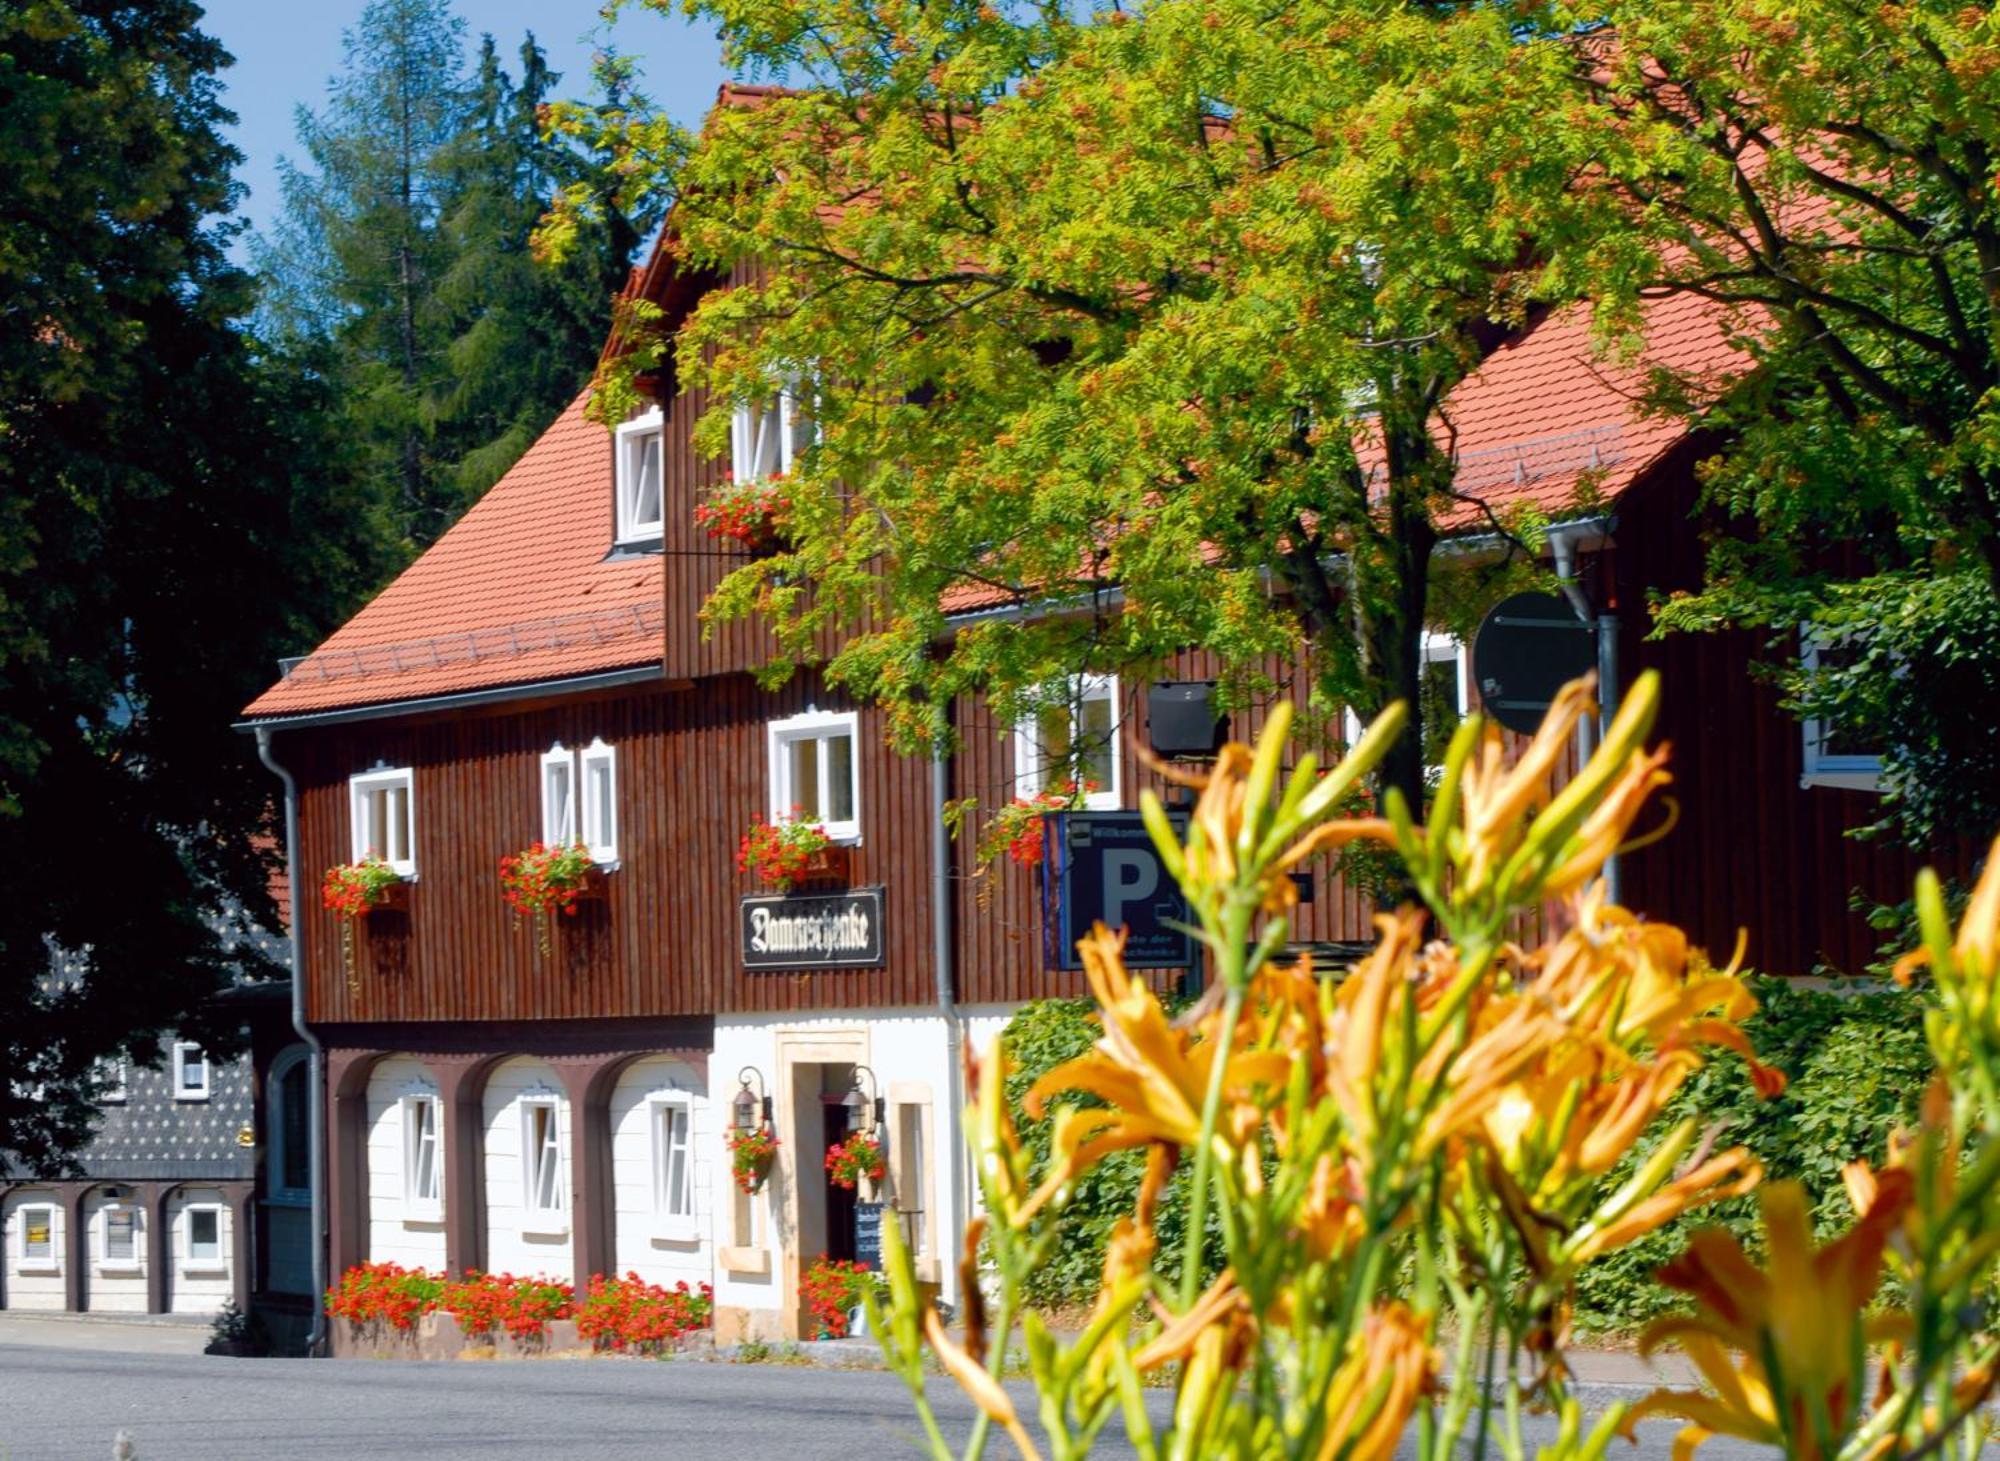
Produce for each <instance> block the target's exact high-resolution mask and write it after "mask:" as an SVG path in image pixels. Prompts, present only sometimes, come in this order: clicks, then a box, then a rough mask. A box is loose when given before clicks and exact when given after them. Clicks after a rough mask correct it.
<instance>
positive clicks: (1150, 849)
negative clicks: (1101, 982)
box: [1042, 812, 1196, 969]
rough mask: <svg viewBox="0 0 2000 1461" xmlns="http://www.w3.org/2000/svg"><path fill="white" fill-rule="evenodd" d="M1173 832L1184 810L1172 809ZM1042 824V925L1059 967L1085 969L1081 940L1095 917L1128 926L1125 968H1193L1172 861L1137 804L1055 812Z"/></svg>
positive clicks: (1187, 919) (1186, 916)
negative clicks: (1156, 844)
mask: <svg viewBox="0 0 2000 1461" xmlns="http://www.w3.org/2000/svg"><path fill="white" fill-rule="evenodd" d="M1170 817H1171V819H1172V821H1173V823H1174V829H1175V831H1176V832H1179V833H1183V834H1184V833H1185V832H1186V830H1187V814H1186V813H1185V812H1175V813H1171V814H1170ZM1048 820H1049V825H1048V827H1047V828H1046V829H1045V830H1046V833H1047V836H1048V841H1049V846H1048V849H1047V850H1048V856H1046V857H1044V858H1043V859H1042V878H1043V885H1042V893H1043V911H1044V917H1043V919H1042V927H1043V929H1044V931H1045V933H1046V935H1047V941H1048V943H1049V944H1050V947H1049V948H1048V949H1047V950H1046V952H1047V955H1048V962H1049V964H1050V965H1051V967H1053V968H1057V969H1081V968H1082V967H1083V961H1082V960H1081V959H1080V958H1078V957H1077V952H1076V941H1077V940H1078V939H1080V938H1082V937H1083V936H1084V935H1085V934H1087V933H1089V932H1090V926H1091V925H1092V924H1093V923H1102V924H1104V926H1105V927H1106V928H1112V929H1117V928H1123V929H1125V930H1126V938H1125V966H1126V967H1127V968H1128V969H1190V968H1193V967H1195V965H1196V951H1195V941H1194V935H1193V934H1191V933H1189V932H1188V931H1187V927H1188V925H1190V924H1192V923H1193V922H1194V914H1193V912H1192V911H1191V910H1190V909H1189V908H1188V905H1187V899H1186V898H1184V897H1182V896H1181V890H1180V888H1179V886H1178V885H1177V884H1176V883H1175V882H1174V880H1173V876H1172V874H1170V873H1169V872H1168V871H1167V865H1166V864H1165V863H1164V862H1162V861H1161V860H1160V854H1159V852H1158V851H1157V850H1156V849H1155V848H1154V846H1153V839H1152V836H1151V834H1150V833H1148V832H1147V831H1146V824H1145V821H1144V820H1143V819H1142V818H1141V817H1140V815H1139V814H1138V813H1137V812H1057V813H1055V814H1053V815H1051V816H1050V817H1049V819H1048Z"/></svg>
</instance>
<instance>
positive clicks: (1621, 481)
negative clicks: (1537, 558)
mask: <svg viewBox="0 0 2000 1461" xmlns="http://www.w3.org/2000/svg"><path fill="white" fill-rule="evenodd" d="M1749 363H1750V362H1749V359H1748V357H1747V356H1746V355H1744V354H1743V352H1741V351H1740V350H1738V349H1737V348H1735V347H1734V346H1733V345H1731V344H1730V335H1729V330H1728V328H1727V321H1726V316H1725V314H1724V312H1723V310H1722V308H1721V307H1720V306H1718V305H1715V304H1712V303H1710V302H1709V301H1707V300H1704V299H1700V298H1697V297H1695V296H1693V295H1676V296H1673V297H1670V298H1666V299H1661V300H1656V301H1654V302H1653V303H1652V304H1650V305H1649V306H1647V309H1646V314H1645V348H1644V350H1643V351H1642V352H1641V354H1640V355H1639V357H1638V358H1637V360H1635V361H1633V362H1631V363H1621V362H1620V361H1618V360H1615V359H1610V358H1607V357H1606V356H1605V355H1604V354H1603V353H1602V352H1601V351H1600V350H1599V349H1598V348H1597V345H1596V343H1595V342H1594V341H1593V340H1592V338H1591V327H1590V312H1589V308H1588V307H1587V306H1585V305H1575V306H1572V307H1570V308H1569V309H1565V310H1561V311H1559V312H1557V313H1556V314H1554V315H1551V316H1550V317H1549V318H1548V319H1546V320H1543V321H1542V322H1541V323H1540V324H1539V325H1537V326H1536V327H1535V328H1534V329H1532V330H1530V331H1528V332H1527V334H1525V335H1523V336H1521V337H1520V338H1519V339H1516V340H1512V341H1509V342H1508V343H1507V344H1505V345H1502V346H1501V347H1500V348H1499V349H1497V350H1495V351H1494V352H1493V353H1492V354H1491V355H1489V356H1488V357H1487V358H1486V360H1485V361H1484V362H1483V363H1482V364H1481V366H1480V368H1479V369H1478V371H1476V372H1475V373H1474V374H1473V375H1472V376H1470V377H1468V378H1467V379H1466V380H1465V381H1463V382H1461V383H1460V385H1459V386H1458V388H1457V389H1456V390H1454V391H1453V392H1452V393H1451V395H1450V396H1449V397H1448V398H1447V400H1446V402H1445V409H1444V411H1443V412H1442V413H1441V414H1442V418H1443V419H1442V422H1441V426H1442V428H1443V430H1445V431H1446V432H1448V433H1450V434H1451V435H1452V437H1453V445H1454V447H1455V449H1456V451H1457V454H1458V473H1457V477H1456V480H1455V486H1456V489H1457V490H1458V491H1459V492H1461V493H1464V494H1465V495H1466V496H1468V497H1473V498H1476V499H1478V501H1479V502H1480V503H1483V504H1484V505H1485V506H1487V507H1490V508H1491V509H1492V510H1493V511H1494V512H1495V513H1496V514H1499V515H1501V516H1503V517H1504V515H1505V514H1506V513H1507V512H1508V511H1510V510H1512V509H1514V508H1516V507H1519V506H1522V505H1527V506H1531V507H1534V508H1535V509H1537V510H1539V511H1541V512H1543V513H1547V514H1551V515H1554V516H1561V515H1563V514H1564V513H1568V512H1572V511H1574V510H1575V509H1576V508H1577V507H1578V506H1579V505H1580V503H1579V498H1580V496H1582V495H1583V493H1584V490H1585V489H1587V492H1588V496H1589V497H1590V498H1592V499H1597V500H1603V501H1609V500H1611V499H1612V498H1615V497H1616V496H1617V495H1618V494H1619V493H1620V492H1623V491H1624V490H1625V489H1626V488H1627V487H1630V486H1631V485H1632V484H1633V483H1634V482H1636V481H1638V480H1639V478H1640V477H1642V476H1643V475H1645V473H1646V471H1647V470H1648V469H1649V468H1651V467H1652V466H1653V465H1654V463H1656V462H1658V461H1659V459H1660V458H1661V456H1663V455H1664V454H1665V453H1666V452H1667V451H1668V449H1670V448H1671V447H1672V446H1673V445H1674V444H1675V443H1676V442H1678V441H1680V440H1681V439H1682V437H1684V436H1685V435H1686V434H1687V429H1688V428H1687V423H1686V421H1684V420H1681V419H1678V418H1674V417H1668V416H1658V415H1648V414H1647V413H1646V412H1645V411H1644V410H1643V409H1642V407H1641V404H1640V397H1641V396H1642V394H1643V392H1644V390H1645V387H1646V381H1647V376H1648V375H1649V373H1651V372H1652V371H1654V370H1658V369H1665V370H1669V371H1672V372H1674V373H1676V374H1678V375H1683V376H1688V377H1692V378H1694V379H1696V380H1701V381H1705V382H1707V383H1708V385H1709V389H1710V391H1711V392H1713V393H1719V392H1720V391H1721V389H1722V388H1723V387H1724V386H1725V385H1726V384H1727V382H1728V380H1729V379H1730V378H1731V377H1733V376H1738V375H1741V374H1742V373H1743V371H1744V370H1746V369H1747V368H1748V366H1749ZM1486 521H1487V519H1486V515H1485V513H1484V512H1482V511H1481V510H1480V509H1479V507H1477V506H1474V505H1472V504H1465V505H1463V506H1461V507H1460V508H1459V510H1457V511H1455V512H1453V513H1451V514H1449V515H1448V516H1447V518H1446V524H1445V526H1446V529H1447V531H1457V532H1464V531H1476V530H1477V529H1478V528H1479V527H1480V526H1482V525H1483V524H1485V522H1486Z"/></svg>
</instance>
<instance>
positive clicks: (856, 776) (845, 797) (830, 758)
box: [770, 710, 861, 842]
mask: <svg viewBox="0 0 2000 1461" xmlns="http://www.w3.org/2000/svg"><path fill="white" fill-rule="evenodd" d="M860 726H861V718H860V717H859V716H858V715H856V714H855V712H853V711H851V710H839V711H822V710H807V711H806V712H805V713H804V714H803V715H794V716H792V717H790V718H789V719H786V720H777V721H773V722H771V727H770V740H771V820H772V821H773V822H782V821H786V820H788V819H792V818H797V819H799V820H801V821H806V822H817V823H818V824H819V825H820V826H822V827H824V828H826V835H827V836H828V837H830V838H832V839H833V840H834V841H835V842H859V841H860V840H861V774H860V766H859V758H858V757H857V756H856V754H855V753H856V750H857V748H858V743H859V740H860Z"/></svg>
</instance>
